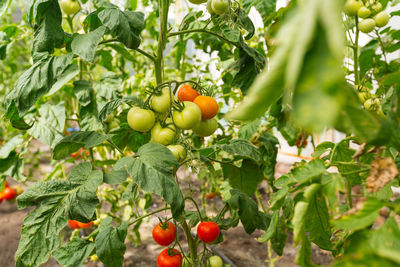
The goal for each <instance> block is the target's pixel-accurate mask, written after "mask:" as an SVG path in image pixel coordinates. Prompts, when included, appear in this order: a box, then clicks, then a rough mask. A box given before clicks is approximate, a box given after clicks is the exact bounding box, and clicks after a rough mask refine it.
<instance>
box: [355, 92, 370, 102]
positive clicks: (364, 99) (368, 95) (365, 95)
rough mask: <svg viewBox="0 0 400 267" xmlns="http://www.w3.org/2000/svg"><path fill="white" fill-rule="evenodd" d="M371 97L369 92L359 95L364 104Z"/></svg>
mask: <svg viewBox="0 0 400 267" xmlns="http://www.w3.org/2000/svg"><path fill="white" fill-rule="evenodd" d="M369 97H370V94H369V93H368V92H359V93H358V98H359V99H360V101H361V103H364V102H365V101H366V100H367V99H368V98H369Z"/></svg>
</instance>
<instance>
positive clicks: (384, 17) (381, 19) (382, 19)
mask: <svg viewBox="0 0 400 267" xmlns="http://www.w3.org/2000/svg"><path fill="white" fill-rule="evenodd" d="M389 19H390V17H389V14H388V13H387V12H386V11H382V12H379V13H378V14H376V15H375V17H374V20H375V23H376V26H378V27H383V26H386V24H388V23H389Z"/></svg>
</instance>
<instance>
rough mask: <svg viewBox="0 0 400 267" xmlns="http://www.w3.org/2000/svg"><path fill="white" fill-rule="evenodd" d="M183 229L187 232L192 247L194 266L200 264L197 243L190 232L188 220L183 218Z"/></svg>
mask: <svg viewBox="0 0 400 267" xmlns="http://www.w3.org/2000/svg"><path fill="white" fill-rule="evenodd" d="M181 225H182V228H183V231H184V232H185V235H186V238H187V241H188V246H189V249H190V257H191V258H192V264H193V265H192V266H198V258H197V244H196V242H195V240H194V239H193V237H192V233H191V232H190V229H189V226H188V225H187V223H186V221H185V220H184V219H183V221H182V223H181Z"/></svg>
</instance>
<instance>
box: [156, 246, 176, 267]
mask: <svg viewBox="0 0 400 267" xmlns="http://www.w3.org/2000/svg"><path fill="white" fill-rule="evenodd" d="M181 265H182V255H181V253H180V252H179V250H176V249H170V248H166V249H164V250H163V251H161V253H160V254H159V255H158V257H157V266H158V267H181Z"/></svg>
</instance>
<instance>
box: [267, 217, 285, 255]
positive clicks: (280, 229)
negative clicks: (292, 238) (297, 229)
mask: <svg viewBox="0 0 400 267" xmlns="http://www.w3.org/2000/svg"><path fill="white" fill-rule="evenodd" d="M286 228H287V226H286V221H285V219H284V218H283V217H280V218H279V220H278V226H277V228H276V231H275V234H274V235H273V236H272V238H271V244H272V249H273V250H274V251H275V252H276V254H278V255H279V256H282V255H283V249H284V247H285V245H286V241H287V239H288V235H287V233H286V231H287V229H286Z"/></svg>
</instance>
